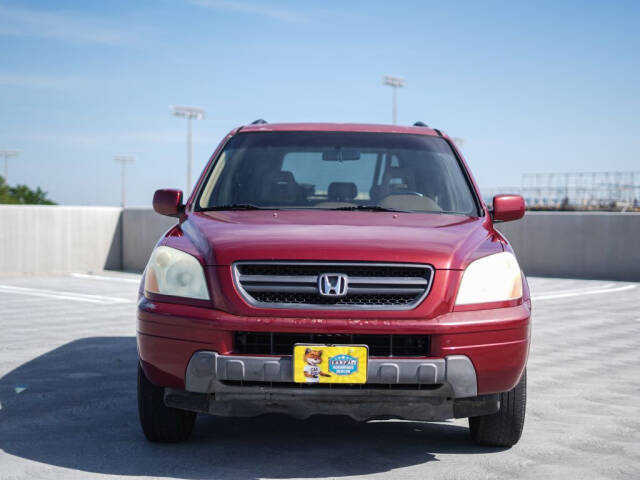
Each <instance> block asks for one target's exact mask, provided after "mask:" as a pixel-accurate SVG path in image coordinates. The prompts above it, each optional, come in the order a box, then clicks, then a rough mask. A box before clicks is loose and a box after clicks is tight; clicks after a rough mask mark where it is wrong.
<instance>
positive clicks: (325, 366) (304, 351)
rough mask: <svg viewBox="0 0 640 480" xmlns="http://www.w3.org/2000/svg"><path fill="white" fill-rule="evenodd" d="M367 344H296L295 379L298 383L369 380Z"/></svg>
mask: <svg viewBox="0 0 640 480" xmlns="http://www.w3.org/2000/svg"><path fill="white" fill-rule="evenodd" d="M368 360H369V348H368V347H367V346H366V345H316V344H296V345H294V347H293V381H294V382H296V383H366V382H367V362H368Z"/></svg>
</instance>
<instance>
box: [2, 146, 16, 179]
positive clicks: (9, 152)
mask: <svg viewBox="0 0 640 480" xmlns="http://www.w3.org/2000/svg"><path fill="white" fill-rule="evenodd" d="M19 153H20V152H18V151H17V150H0V157H2V158H4V182H5V183H6V184H7V185H9V159H10V158H13V157H17V156H18V155H19Z"/></svg>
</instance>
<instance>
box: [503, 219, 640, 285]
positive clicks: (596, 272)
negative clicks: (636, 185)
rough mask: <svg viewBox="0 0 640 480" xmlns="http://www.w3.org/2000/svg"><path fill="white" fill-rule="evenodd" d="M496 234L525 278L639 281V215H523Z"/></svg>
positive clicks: (505, 225)
mask: <svg viewBox="0 0 640 480" xmlns="http://www.w3.org/2000/svg"><path fill="white" fill-rule="evenodd" d="M498 230H500V231H501V232H502V233H504V235H505V236H506V237H507V238H508V239H509V241H510V242H511V243H512V245H513V248H514V250H515V252H516V254H517V256H518V261H519V262H520V265H521V266H522V269H523V270H524V272H525V273H526V274H527V275H539V276H549V277H568V278H599V279H607V280H630V281H640V213H608V212H575V213H574V212H527V214H526V215H525V217H524V218H523V219H522V220H518V221H517V222H508V223H503V224H499V225H498Z"/></svg>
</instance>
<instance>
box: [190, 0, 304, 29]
mask: <svg viewBox="0 0 640 480" xmlns="http://www.w3.org/2000/svg"><path fill="white" fill-rule="evenodd" d="M188 1H189V3H191V4H193V5H197V6H199V7H204V8H210V9H213V10H223V11H227V12H236V13H244V14H248V15H257V16H260V17H266V18H271V19H273V20H280V21H284V22H290V23H299V22H305V21H306V20H307V16H306V15H305V14H304V13H302V12H301V11H299V10H292V9H284V8H275V7H273V6H270V5H266V4H264V3H257V2H256V3H253V2H243V1H240V2H238V1H235V0H188Z"/></svg>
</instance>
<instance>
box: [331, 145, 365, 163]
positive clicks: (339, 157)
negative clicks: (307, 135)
mask: <svg viewBox="0 0 640 480" xmlns="http://www.w3.org/2000/svg"><path fill="white" fill-rule="evenodd" d="M322 160H324V161H325V162H344V161H348V160H360V152H359V151H358V150H356V149H355V148H336V149H335V150H326V151H324V152H322Z"/></svg>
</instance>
